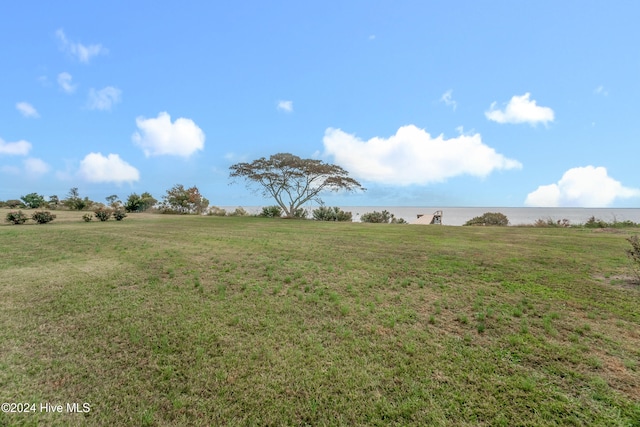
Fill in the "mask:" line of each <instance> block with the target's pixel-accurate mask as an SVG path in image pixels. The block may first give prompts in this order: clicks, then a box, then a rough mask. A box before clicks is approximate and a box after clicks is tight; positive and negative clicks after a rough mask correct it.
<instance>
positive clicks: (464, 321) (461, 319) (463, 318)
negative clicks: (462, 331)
mask: <svg viewBox="0 0 640 427" xmlns="http://www.w3.org/2000/svg"><path fill="white" fill-rule="evenodd" d="M456 319H457V320H458V322H460V323H462V324H463V325H466V324H467V323H469V319H468V318H467V316H466V315H464V314H458V316H457V317H456Z"/></svg>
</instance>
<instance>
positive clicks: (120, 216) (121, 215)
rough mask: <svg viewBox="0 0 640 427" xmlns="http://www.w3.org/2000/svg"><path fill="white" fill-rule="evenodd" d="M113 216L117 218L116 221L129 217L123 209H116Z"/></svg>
mask: <svg viewBox="0 0 640 427" xmlns="http://www.w3.org/2000/svg"><path fill="white" fill-rule="evenodd" d="M113 217H114V218H115V219H116V221H122V220H123V219H125V218H126V217H127V214H126V212H125V211H123V210H122V209H116V210H115V211H114V212H113Z"/></svg>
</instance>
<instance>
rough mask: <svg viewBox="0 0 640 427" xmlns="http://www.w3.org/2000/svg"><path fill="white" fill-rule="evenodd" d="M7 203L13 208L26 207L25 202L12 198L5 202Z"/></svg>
mask: <svg viewBox="0 0 640 427" xmlns="http://www.w3.org/2000/svg"><path fill="white" fill-rule="evenodd" d="M5 205H6V206H7V207H9V208H11V209H16V208H24V207H25V206H24V203H22V201H21V200H15V199H11V200H7V201H6V202H5Z"/></svg>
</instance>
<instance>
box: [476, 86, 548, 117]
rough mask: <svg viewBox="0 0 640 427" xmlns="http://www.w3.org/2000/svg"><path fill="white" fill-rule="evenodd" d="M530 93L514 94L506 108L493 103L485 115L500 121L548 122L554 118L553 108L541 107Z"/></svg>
mask: <svg viewBox="0 0 640 427" xmlns="http://www.w3.org/2000/svg"><path fill="white" fill-rule="evenodd" d="M530 96H531V94H530V93H528V92H527V93H525V94H524V95H522V96H514V97H513V98H511V100H510V101H509V102H508V103H507V105H506V107H505V108H504V110H499V109H496V103H495V102H494V103H492V104H491V107H489V111H486V112H485V113H484V115H485V117H486V118H487V119H489V120H491V121H494V122H498V123H529V124H531V125H536V124H538V123H544V124H547V122H552V121H553V119H554V113H553V110H552V109H551V108H549V107H540V106H539V105H537V104H536V101H535V100H530V99H529V97H530Z"/></svg>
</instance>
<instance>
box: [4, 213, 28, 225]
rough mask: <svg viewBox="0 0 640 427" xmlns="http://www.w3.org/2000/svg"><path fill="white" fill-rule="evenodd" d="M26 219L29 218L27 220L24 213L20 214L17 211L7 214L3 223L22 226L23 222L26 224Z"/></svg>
mask: <svg viewBox="0 0 640 427" xmlns="http://www.w3.org/2000/svg"><path fill="white" fill-rule="evenodd" d="M28 219H29V218H27V216H26V215H25V214H24V213H22V211H17V212H9V213H8V214H7V216H6V218H5V221H7V222H10V223H12V224H15V225H19V224H24V223H25V222H27V220H28Z"/></svg>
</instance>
